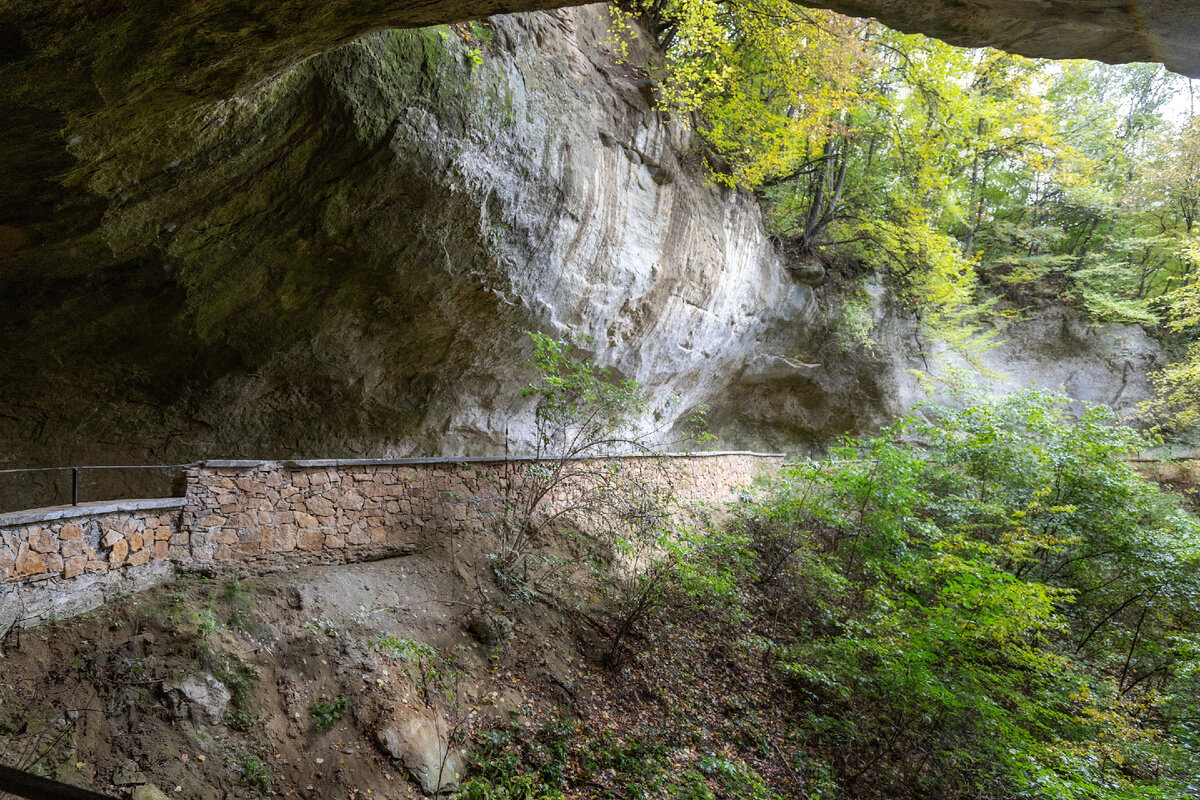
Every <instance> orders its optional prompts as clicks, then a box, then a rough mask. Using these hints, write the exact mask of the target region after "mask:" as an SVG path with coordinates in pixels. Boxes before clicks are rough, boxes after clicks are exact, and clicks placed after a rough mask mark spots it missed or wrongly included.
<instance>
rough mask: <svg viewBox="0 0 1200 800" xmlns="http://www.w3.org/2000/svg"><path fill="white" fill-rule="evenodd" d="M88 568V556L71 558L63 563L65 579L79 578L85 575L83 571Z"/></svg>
mask: <svg viewBox="0 0 1200 800" xmlns="http://www.w3.org/2000/svg"><path fill="white" fill-rule="evenodd" d="M86 567H87V556H84V555H78V556H71V557H70V558H68V559H67V560H66V561H64V562H63V577H64V578H77V577H79V576H80V575H82V574H83V570H84V569H85V568H86Z"/></svg>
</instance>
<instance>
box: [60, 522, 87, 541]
mask: <svg viewBox="0 0 1200 800" xmlns="http://www.w3.org/2000/svg"><path fill="white" fill-rule="evenodd" d="M58 538H59V539H60V540H62V541H64V542H70V541H75V540H82V539H83V528H81V527H79V526H78V525H76V524H75V523H73V522H72V523H68V524H66V525H63V526H62V529H61V530H59V532H58Z"/></svg>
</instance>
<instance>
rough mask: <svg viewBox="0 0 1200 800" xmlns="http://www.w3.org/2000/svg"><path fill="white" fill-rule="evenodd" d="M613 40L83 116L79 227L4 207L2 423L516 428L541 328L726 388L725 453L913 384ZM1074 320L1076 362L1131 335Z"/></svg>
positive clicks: (497, 33)
mask: <svg viewBox="0 0 1200 800" xmlns="http://www.w3.org/2000/svg"><path fill="white" fill-rule="evenodd" d="M606 37H607V20H606V15H605V12H604V10H603V8H602V7H587V8H578V9H569V10H560V11H552V12H537V13H532V14H526V15H513V16H509V17H498V18H493V19H492V20H491V21H490V22H489V23H488V24H487V25H486V26H477V27H475V28H471V27H457V28H454V29H452V28H448V27H442V28H433V29H421V30H410V31H381V32H377V33H374V34H370V35H368V36H365V37H363V38H361V39H358V40H356V41H353V42H350V43H348V44H344V45H342V46H340V47H338V48H336V49H334V50H332V51H330V52H328V53H324V54H322V55H318V56H314V57H312V58H309V59H307V60H305V61H302V62H301V63H299V64H297V65H295V66H292V67H288V68H286V69H284V70H282V71H280V72H278V73H277V74H275V75H273V76H271V77H269V78H267V79H265V80H262V81H260V82H258V83H257V84H255V85H253V86H250V87H243V88H242V89H240V90H238V91H237V92H236V93H234V94H233V95H232V96H230V97H228V98H226V99H220V100H215V101H206V102H203V103H198V104H195V103H193V105H190V106H188V107H189V108H191V109H192V110H190V111H188V113H186V114H182V115H179V106H177V105H176V104H174V103H173V102H172V98H171V97H169V96H164V100H163V117H162V118H161V119H157V120H156V121H154V123H153V124H151V123H150V122H147V121H146V120H145V118H143V117H137V116H136V115H135V117H132V118H133V119H138V120H141V121H142V122H143V123H144V124H143V125H142V126H140V127H139V126H133V127H129V128H122V129H119V130H118V129H115V128H114V129H113V130H110V131H108V132H107V134H106V135H100V134H98V133H97V132H96V128H95V127H94V126H93V127H87V126H85V127H84V128H81V129H80V130H82V131H85V132H84V133H78V134H74V135H72V136H71V138H70V139H69V140H67V141H66V142H65V145H66V146H67V148H68V149H69V151H70V153H71V154H72V158H74V159H75V160H74V162H73V163H74V168H73V169H72V170H71V171H70V172H69V177H67V178H64V179H62V181H61V182H60V183H59V188H60V189H61V190H62V191H63V192H66V193H67V195H69V196H71V197H77V196H87V197H91V198H94V199H95V200H94V202H93V201H89V202H87V203H83V204H81V205H80V204H75V205H72V204H71V203H69V202H66V201H64V200H63V199H62V197H59V196H56V195H53V194H49V195H46V196H45V197H44V198H43V200H44V202H45V203H47V204H49V205H51V206H54V205H55V204H57V207H60V208H62V209H63V214H62V216H61V220H60V221H59V222H58V223H55V224H57V225H59V228H60V229H56V230H54V231H51V230H49V228H46V227H42V228H38V229H37V230H36V231H34V233H32V234H30V233H28V231H29V230H32V229H30V228H18V227H9V228H2V227H0V250H2V252H0V259H3V269H2V270H0V298H3V302H4V307H5V309H6V311H7V314H6V317H5V319H4V321H3V323H0V325H2V326H3V327H2V328H0V332H2V334H0V335H2V337H3V341H2V342H0V344H2V345H3V352H4V353H5V357H4V358H3V359H2V360H0V447H3V448H4V452H5V453H7V454H9V459H10V460H11V461H14V462H18V463H20V464H31V463H38V462H41V463H59V464H62V463H87V462H93V463H95V462H101V461H107V462H133V463H145V462H159V463H162V462H168V461H186V460H193V459H198V458H204V457H218V456H219V457H254V458H287V457H295V456H322V457H338V456H350V455H374V456H383V455H409V454H418V455H425V454H448V453H459V454H464V455H465V454H486V453H502V452H504V451H505V450H506V449H508V450H509V451H512V452H520V451H522V450H524V449H525V445H526V444H527V442H528V439H529V406H528V401H527V400H524V399H522V398H521V396H520V391H519V388H520V386H521V384H522V383H524V382H526V381H528V379H529V375H528V373H527V372H525V371H523V370H522V369H521V368H520V364H521V363H522V362H523V361H524V360H525V359H526V358H527V357H528V352H529V347H528V341H527V338H526V337H525V335H524V333H523V332H524V331H527V330H542V331H546V332H549V333H552V334H555V335H557V336H576V337H588V338H590V339H591V340H592V342H593V344H591V345H590V347H591V349H592V350H593V351H594V353H595V355H596V356H597V357H599V358H600V359H602V360H604V361H606V362H609V363H611V364H613V365H615V366H616V367H617V368H618V370H619V371H620V372H621V373H622V374H624V375H626V376H628V377H632V378H636V379H637V380H639V381H641V382H642V383H643V384H644V385H646V386H647V387H648V388H650V389H651V390H652V391H653V392H654V394H655V396H656V397H658V398H659V405H658V407H656V408H655V409H653V411H652V416H654V417H655V418H656V421H657V422H659V423H661V424H664V425H666V426H668V427H669V426H670V424H671V422H672V421H673V420H674V419H676V418H678V417H679V416H680V415H682V414H684V413H686V412H687V411H688V410H690V409H691V408H692V407H694V406H695V405H696V404H699V403H703V402H708V403H711V404H712V405H713V407H714V414H713V418H714V421H715V425H716V428H717V432H718V433H719V434H720V435H721V437H722V439H723V444H724V445H725V446H727V447H742V446H759V447H761V446H770V447H772V448H783V449H809V448H816V447H820V446H821V445H822V444H823V443H825V442H828V441H829V440H830V439H831V438H833V437H835V436H837V435H840V434H842V433H845V432H862V431H865V430H870V429H872V428H873V427H876V426H877V425H879V424H882V423H883V422H885V421H887V420H888V419H890V418H892V417H893V416H894V415H895V414H897V413H899V412H900V411H901V410H902V409H903V408H905V407H906V406H907V405H909V404H911V403H912V402H913V401H914V400H915V398H916V394H915V388H914V387H915V382H914V380H913V379H912V378H911V376H910V375H909V374H908V373H907V371H906V370H907V369H908V368H909V367H912V366H921V362H920V361H919V359H918V357H917V356H916V353H917V352H918V350H919V349H920V348H919V347H915V346H914V345H913V342H912V339H913V328H912V324H911V322H908V321H906V320H904V318H903V315H901V314H899V313H898V312H895V311H892V310H888V309H887V307H886V303H885V302H884V301H883V300H882V299H881V300H880V304H879V307H878V309H877V311H878V319H877V320H876V322H877V325H876V329H877V330H876V332H875V336H876V339H877V341H878V345H877V346H876V348H875V349H873V350H864V349H862V348H858V349H855V348H854V347H849V346H846V345H845V343H843V342H841V341H840V340H839V339H838V337H837V336H835V335H834V334H835V331H834V327H835V326H834V325H833V323H832V322H831V319H832V316H831V314H830V313H829V310H828V308H827V306H826V305H825V301H824V300H822V299H820V298H819V297H818V296H817V295H816V294H815V293H814V290H813V289H812V288H811V287H809V286H808V285H805V284H804V283H802V282H799V281H797V280H796V279H795V278H793V277H792V273H791V272H790V271H789V270H788V269H787V267H786V265H784V264H783V263H782V262H781V260H780V258H779V257H778V256H777V254H776V251H775V249H774V247H773V246H772V245H771V243H770V241H769V240H768V238H767V237H766V236H765V234H764V231H763V228H762V224H761V217H760V213H759V210H758V207H757V205H756V203H755V201H754V200H753V198H751V197H749V196H746V195H743V194H738V193H732V192H727V191H723V190H720V189H717V188H715V187H712V186H710V185H707V184H706V182H705V181H704V176H703V174H702V170H701V169H700V167H699V166H698V164H697V159H696V157H695V155H694V153H693V152H692V148H693V143H692V142H691V140H690V136H689V133H688V132H687V131H686V130H684V129H683V128H681V127H679V126H678V125H677V124H674V123H670V122H666V121H664V120H663V119H662V118H660V115H659V114H658V112H657V111H656V110H655V109H654V107H653V105H652V101H653V97H652V92H650V91H649V87H648V84H647V83H646V82H645V81H644V80H642V78H641V77H640V75H641V73H639V72H637V71H636V70H635V68H634V67H633V66H630V65H629V64H620V63H617V62H616V61H615V60H614V59H613V58H612V57H611V56H610V55H609V54H608V53H607V52H606V50H605V47H604V41H605V39H606ZM652 58H653V54H652V53H651V52H649V51H648V50H643V51H641V52H635V53H633V54H632V56H631V59H630V62H629V63H630V64H632V65H635V66H636V65H639V64H646V63H649V60H650V59H652ZM163 91H164V92H166V91H167V90H166V89H163ZM168 94H169V92H168ZM115 142H119V143H120V144H119V146H118V145H117V144H114V143H115ZM31 146H32V145H31ZM135 152H136V153H139V154H140V156H139V157H137V158H134V157H133V156H131V155H130V154H131V153H135ZM27 177H29V176H27ZM33 177H36V176H33ZM80 193H82V194H80ZM67 195H64V197H65V196H67ZM56 198H57V199H56ZM35 205H36V204H35ZM37 213H39V212H38V210H37V208H36V207H33V206H31V208H30V210H29V214H31V215H34V216H36V214H37ZM31 218H32V217H31ZM39 237H40V238H39ZM4 248H7V249H4ZM1059 327H1060V328H1061V329H1062V330H1064V331H1068V332H1070V331H1075V333H1071V334H1070V336H1069V337H1067V338H1062V339H1061V341H1062V342H1063V343H1065V344H1063V346H1064V347H1065V346H1067V345H1069V349H1070V353H1071V358H1074V359H1076V361H1075V362H1072V363H1078V364H1080V365H1083V364H1087V363H1090V361H1089V360H1090V359H1093V356H1094V355H1095V354H1096V353H1101V354H1103V353H1102V351H1104V352H1107V351H1106V350H1105V348H1109V344H1104V342H1110V343H1111V342H1115V341H1120V340H1121V337H1122V336H1134V335H1135V334H1134V333H1132V332H1125V333H1119V332H1118V333H1113V334H1105V335H1104V336H1102V337H1100V338H1099V339H1096V338H1095V337H1092V335H1091V334H1090V333H1087V332H1086V331H1083V329H1081V328H1079V327H1078V325H1076V324H1075V323H1069V324H1066V325H1065V327H1064V326H1059ZM1056 330H1057V329H1056ZM1080 331H1083V332H1080ZM1032 336H1034V335H1033V334H1028V335H1026V334H1020V333H1019V332H1018V333H1015V334H1014V335H1013V337H1012V338H1013V339H1014V342H1016V344H1014V347H1015V348H1017V350H1013V351H1011V352H1013V353H1016V352H1017V351H1018V350H1020V348H1021V347H1023V346H1024V345H1023V343H1022V340H1023V339H1028V338H1030V337H1032ZM1037 336H1038V337H1040V336H1042V334H1040V333H1039V334H1037ZM1089 337H1091V338H1089ZM1034 338H1036V337H1034ZM1093 340H1094V341H1093ZM1055 341H1058V340H1055ZM1145 347H1146V348H1148V349H1152V348H1150V345H1149V344H1147V345H1146V346H1145ZM1046 348H1047V349H1046V352H1045V353H1035V352H1034V351H1033V350H1029V349H1026V350H1020V352H1021V353H1025V355H1022V356H1021V358H1023V359H1025V360H1024V361H1023V362H1022V363H1024V364H1026V366H1022V367H1021V368H1020V369H1019V370H1017V373H1016V374H1017V375H1018V377H1019V379H1020V380H1023V381H1026V380H1029V379H1031V378H1032V377H1033V376H1034V373H1035V372H1037V371H1038V370H1042V372H1041V373H1038V374H1039V375H1041V374H1045V375H1046V376H1047V378H1046V383H1047V384H1054V383H1055V381H1056V380H1057V375H1058V373H1055V372H1053V370H1056V369H1058V367H1050V366H1044V365H1047V364H1052V363H1060V362H1062V358H1061V356H1062V352H1061V347H1060V346H1059V345H1058V344H1053V343H1050V344H1047V345H1046ZM1056 348H1057V349H1056ZM1109 349H1111V348H1109ZM1147 351H1148V350H1147ZM997 358H1004V356H997ZM1013 358H1016V356H1013ZM1105 358H1107V356H1105ZM1101 360H1104V359H1101ZM1127 360H1128V359H1127ZM1133 361H1134V362H1136V368H1135V370H1134V371H1135V372H1136V370H1137V369H1140V368H1141V364H1142V362H1141V361H1137V359H1134V360H1133ZM1143 361H1144V359H1143ZM1104 363H1106V364H1107V363H1111V364H1112V365H1113V366H1112V368H1111V369H1108V368H1107V367H1100V368H1095V367H1087V369H1088V370H1091V372H1089V373H1088V374H1089V375H1092V376H1093V377H1090V378H1087V379H1086V380H1082V379H1074V378H1072V379H1070V380H1067V384H1068V387H1067V388H1071V387H1072V386H1074V387H1075V388H1076V389H1078V391H1079V392H1080V393H1082V394H1087V393H1089V392H1091V393H1092V395H1089V396H1098V397H1100V399H1109V400H1111V399H1112V397H1113V396H1114V392H1115V391H1116V390H1115V388H1114V387H1116V385H1117V383H1118V382H1121V381H1124V382H1125V383H1128V381H1129V380H1131V379H1130V378H1129V374H1131V373H1129V372H1128V369H1127V368H1126V367H1125V366H1123V364H1124V363H1125V362H1123V361H1122V360H1121V358H1120V357H1114V358H1112V359H1108V360H1107V361H1104ZM1131 363H1133V362H1131ZM1147 363H1148V362H1147ZM1037 365H1043V366H1037ZM1000 366H1002V367H1003V366H1005V365H1004V364H1001V365H1000ZM1081 368H1082V367H1081ZM1097 370H1099V371H1097ZM1105 370H1108V371H1105ZM1118 376H1119V377H1118ZM1038 380H1039V382H1041V379H1040V378H1038ZM1072 381H1074V383H1072ZM1051 388H1055V387H1054V386H1051ZM1138 391H1144V387H1142V388H1141V389H1138V390H1137V391H1133V390H1122V392H1121V393H1120V394H1119V395H1115V396H1116V397H1117V400H1118V401H1120V402H1122V403H1123V402H1125V401H1133V400H1136V399H1140V398H1139V397H1136V395H1137V392H1138ZM676 397H677V398H679V401H680V402H678V403H677V404H673V405H672V404H668V402H667V401H668V399H669V398H676Z"/></svg>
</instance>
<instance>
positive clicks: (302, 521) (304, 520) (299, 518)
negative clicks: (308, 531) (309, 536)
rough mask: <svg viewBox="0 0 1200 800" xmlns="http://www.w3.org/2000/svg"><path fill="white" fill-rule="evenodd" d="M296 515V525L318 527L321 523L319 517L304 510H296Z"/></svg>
mask: <svg viewBox="0 0 1200 800" xmlns="http://www.w3.org/2000/svg"><path fill="white" fill-rule="evenodd" d="M294 515H295V517H296V525H298V526H299V527H301V528H316V527H319V526H320V523H319V522H317V518H316V517H314V516H313V515H312V514H309V513H307V512H304V511H296V512H294Z"/></svg>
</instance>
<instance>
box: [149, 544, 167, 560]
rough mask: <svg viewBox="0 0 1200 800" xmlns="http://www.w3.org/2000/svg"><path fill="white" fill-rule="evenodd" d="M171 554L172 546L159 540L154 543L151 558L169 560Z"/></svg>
mask: <svg viewBox="0 0 1200 800" xmlns="http://www.w3.org/2000/svg"><path fill="white" fill-rule="evenodd" d="M170 553H171V549H170V545H169V544H168V543H167V542H166V540H159V541H157V542H155V543H154V547H153V548H152V550H151V552H150V557H151V558H155V559H159V560H162V559H164V558H167V557H168V556H169V555H170Z"/></svg>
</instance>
